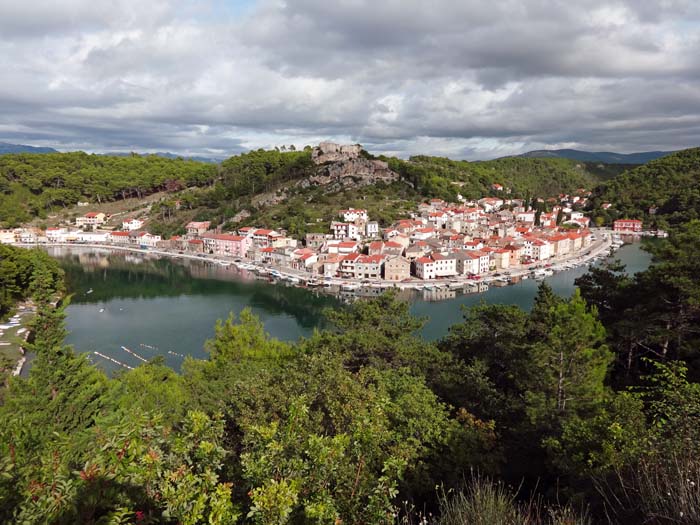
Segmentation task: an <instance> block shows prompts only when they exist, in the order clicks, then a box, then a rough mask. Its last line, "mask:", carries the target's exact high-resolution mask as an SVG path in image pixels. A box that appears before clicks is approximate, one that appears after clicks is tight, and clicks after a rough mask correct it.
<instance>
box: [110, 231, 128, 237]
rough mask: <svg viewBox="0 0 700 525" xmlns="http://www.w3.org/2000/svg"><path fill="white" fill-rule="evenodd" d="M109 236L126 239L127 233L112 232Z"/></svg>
mask: <svg viewBox="0 0 700 525" xmlns="http://www.w3.org/2000/svg"><path fill="white" fill-rule="evenodd" d="M110 235H111V236H112V237H128V236H129V232H112V233H111V234H110Z"/></svg>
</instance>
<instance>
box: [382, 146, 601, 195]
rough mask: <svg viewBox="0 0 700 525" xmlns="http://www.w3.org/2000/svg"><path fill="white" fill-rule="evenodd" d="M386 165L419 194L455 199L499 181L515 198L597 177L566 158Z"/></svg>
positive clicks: (582, 184)
mask: <svg viewBox="0 0 700 525" xmlns="http://www.w3.org/2000/svg"><path fill="white" fill-rule="evenodd" d="M389 165H390V167H391V168H392V169H394V171H396V172H397V173H399V174H401V176H402V177H404V178H405V179H406V180H408V181H409V182H411V183H412V184H413V186H414V187H415V188H416V189H417V190H418V191H419V192H420V193H421V194H424V195H426V196H430V197H439V198H444V199H450V200H455V197H456V195H457V194H458V193H459V194H461V195H462V196H464V197H466V198H469V199H479V198H481V197H483V196H484V195H488V194H491V193H494V194H497V193H500V192H493V190H492V188H491V186H492V184H500V185H502V186H503V187H504V191H508V190H510V194H511V195H512V196H517V197H525V198H527V197H528V196H529V197H543V198H545V197H551V196H556V195H558V194H559V193H571V192H573V191H575V190H577V189H578V188H588V189H590V188H592V187H593V185H595V184H596V183H597V182H598V179H597V176H596V175H593V174H592V173H591V171H589V170H587V169H586V166H585V164H584V163H577V162H574V161H570V160H566V159H528V158H520V157H510V158H503V159H497V160H492V161H484V162H468V161H464V160H462V161H457V160H450V159H447V158H442V157H428V156H423V155H421V156H416V157H411V159H410V160H409V161H408V162H406V161H401V160H399V159H389Z"/></svg>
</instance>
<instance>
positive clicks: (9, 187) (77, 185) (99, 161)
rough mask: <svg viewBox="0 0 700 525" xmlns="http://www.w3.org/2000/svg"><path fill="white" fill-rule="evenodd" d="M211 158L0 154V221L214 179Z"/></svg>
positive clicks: (8, 222) (12, 223)
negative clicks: (208, 162) (87, 202)
mask: <svg viewBox="0 0 700 525" xmlns="http://www.w3.org/2000/svg"><path fill="white" fill-rule="evenodd" d="M216 174H217V167H216V166H215V165H212V164H204V163H201V162H194V161H187V160H182V159H177V160H172V159H164V158H161V157H155V156H148V157H141V156H136V155H135V156H130V157H108V156H103V155H88V154H87V153H83V152H75V153H47V154H26V153H22V154H16V155H2V156H0V226H16V225H18V224H20V223H22V222H26V221H29V220H31V219H32V218H33V217H36V216H43V215H44V214H46V213H47V212H48V211H50V210H51V209H55V208H59V207H68V206H73V205H75V204H76V203H77V202H78V201H81V200H82V201H86V200H87V201H91V202H95V203H101V202H105V201H110V200H115V199H123V198H127V197H141V196H143V195H147V194H149V193H152V192H154V191H158V190H164V189H170V190H173V191H174V190H178V189H182V188H184V187H187V186H193V185H205V184H209V183H212V182H213V181H214V178H215V177H216Z"/></svg>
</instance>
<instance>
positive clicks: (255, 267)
mask: <svg viewBox="0 0 700 525" xmlns="http://www.w3.org/2000/svg"><path fill="white" fill-rule="evenodd" d="M596 233H597V234H598V235H600V239H597V240H596V241H594V243H592V244H591V245H590V246H589V247H587V248H586V249H585V250H584V251H578V252H575V253H573V254H571V255H570V256H567V257H562V258H551V259H546V260H542V261H539V262H538V263H536V264H531V265H527V266H523V265H518V266H517V267H513V268H507V269H503V270H499V271H495V272H489V273H487V274H484V275H481V276H479V278H478V279H472V278H469V277H467V276H451V277H446V278H440V279H431V280H423V279H418V278H411V279H410V280H404V281H399V282H397V281H386V280H383V279H374V280H367V279H353V278H343V277H324V276H322V275H311V274H309V273H308V272H304V271H301V270H295V269H292V268H286V267H285V268H281V267H276V266H273V265H267V264H260V263H255V262H252V261H249V260H246V259H240V258H234V257H225V256H216V255H211V254H206V255H205V254H189V253H177V252H172V251H166V250H159V249H152V248H137V247H131V246H119V245H114V244H97V243H31V244H29V243H18V244H16V246H19V247H23V248H36V247H50V246H56V247H68V248H75V247H78V248H89V249H95V250H107V251H110V252H116V253H119V252H130V253H139V254H142V255H157V256H162V257H168V258H171V259H190V260H197V261H204V262H210V263H213V264H220V265H222V266H233V267H235V268H236V269H238V270H248V271H252V272H254V273H256V274H257V275H260V276H264V277H269V278H270V279H271V280H272V279H278V280H281V281H285V282H286V283H289V284H291V285H293V286H296V287H301V288H307V287H313V289H315V290H319V291H322V292H327V293H329V294H330V295H338V294H339V293H341V292H346V293H347V292H351V293H352V292H360V293H357V295H360V296H361V295H376V294H378V293H381V292H383V291H385V290H389V289H394V290H416V291H420V290H424V289H432V288H438V289H439V288H453V289H457V288H467V287H475V288H476V290H474V291H475V292H481V291H485V289H487V288H488V285H489V284H497V285H499V286H506V285H508V284H511V283H512V282H519V281H520V280H521V279H527V278H531V277H532V278H540V277H545V276H549V275H552V274H553V273H555V272H560V271H566V270H570V269H572V268H575V267H578V266H582V265H586V264H589V263H590V262H592V261H594V260H597V259H598V258H601V257H606V256H608V255H609V254H610V253H611V251H614V250H615V249H617V248H619V247H620V246H621V244H616V243H615V242H613V237H614V236H615V235H617V234H616V233H615V232H613V231H612V230H606V229H602V230H598V231H596ZM236 261H238V262H236ZM538 272H539V274H538ZM484 285H486V286H484ZM362 292H370V293H362Z"/></svg>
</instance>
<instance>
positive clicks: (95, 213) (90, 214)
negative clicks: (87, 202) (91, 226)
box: [85, 211, 98, 219]
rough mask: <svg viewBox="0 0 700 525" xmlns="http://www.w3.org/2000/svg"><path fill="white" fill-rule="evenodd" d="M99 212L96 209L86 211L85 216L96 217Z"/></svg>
mask: <svg viewBox="0 0 700 525" xmlns="http://www.w3.org/2000/svg"><path fill="white" fill-rule="evenodd" d="M97 214H98V212H96V211H90V212H88V213H86V214H85V216H86V217H89V218H90V219H94V218H95V217H97Z"/></svg>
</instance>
